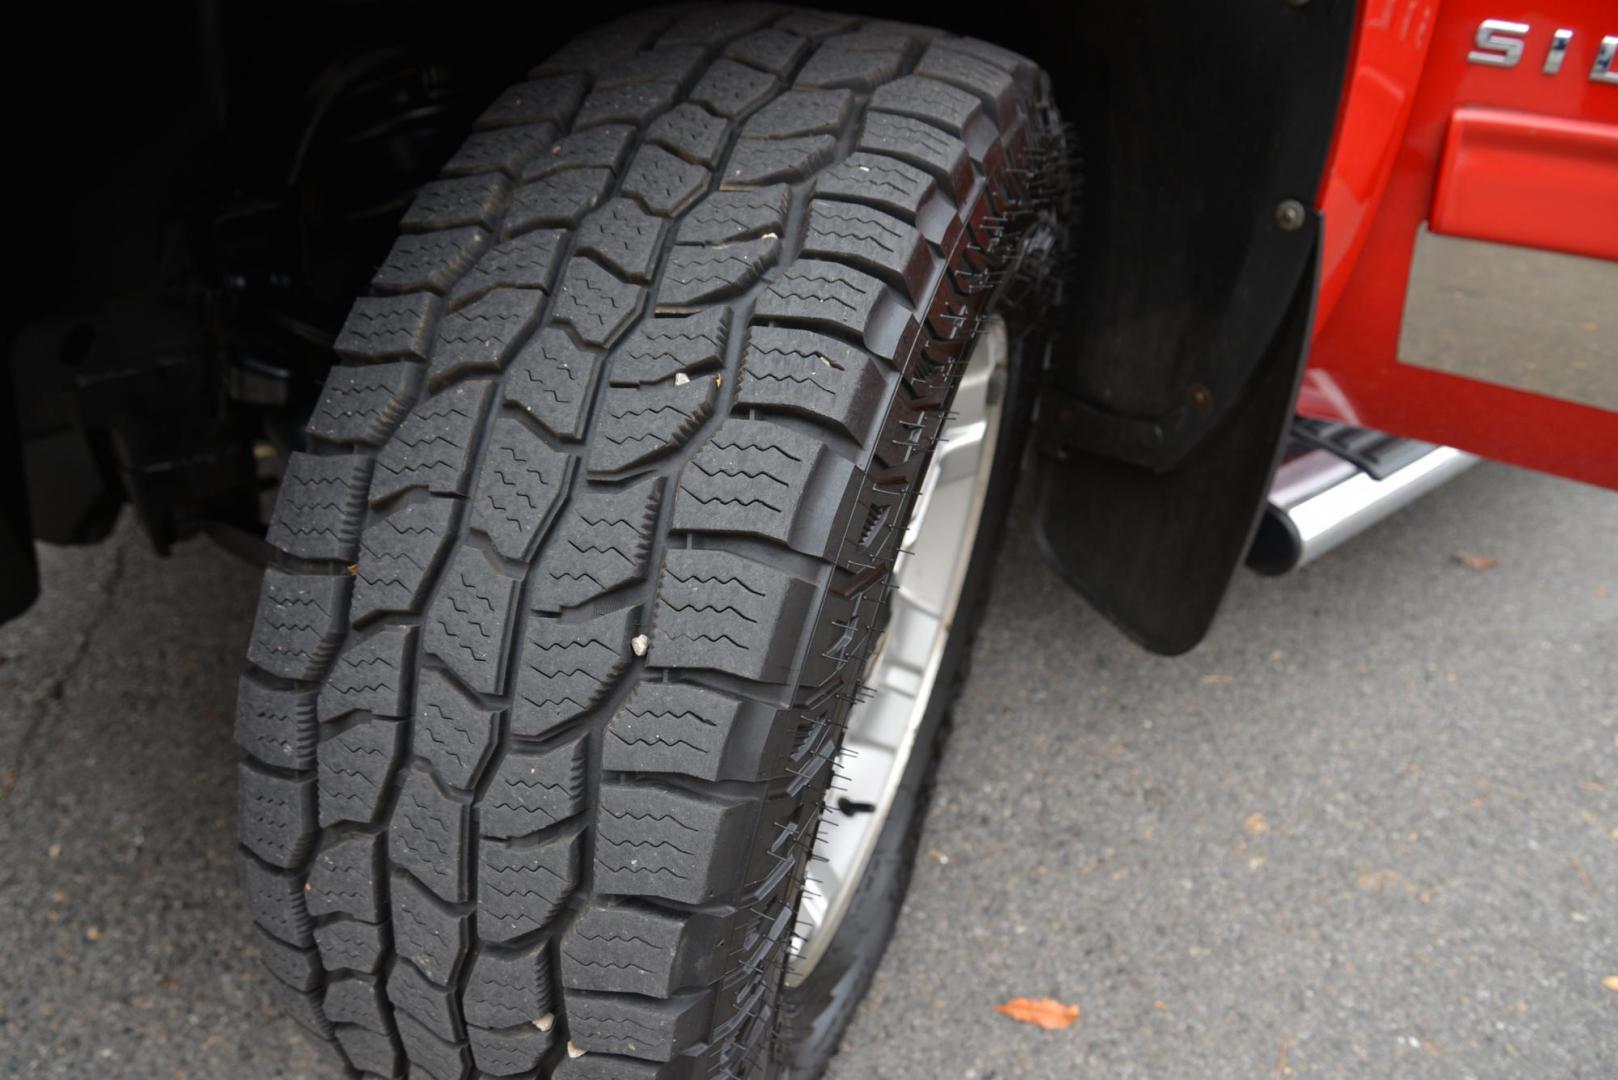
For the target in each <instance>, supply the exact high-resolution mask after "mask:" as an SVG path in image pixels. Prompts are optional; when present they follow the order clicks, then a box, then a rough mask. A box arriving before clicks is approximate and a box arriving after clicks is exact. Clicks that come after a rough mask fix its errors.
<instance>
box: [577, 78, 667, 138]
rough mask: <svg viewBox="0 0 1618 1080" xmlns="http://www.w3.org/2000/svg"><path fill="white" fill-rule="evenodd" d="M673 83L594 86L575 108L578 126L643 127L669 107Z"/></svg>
mask: <svg viewBox="0 0 1618 1080" xmlns="http://www.w3.org/2000/svg"><path fill="white" fill-rule="evenodd" d="M679 91H680V84H679V83H676V82H667V81H665V82H639V83H627V84H624V85H619V86H604V87H597V88H596V89H594V90H592V91H590V95H589V96H588V97H586V98H585V99H584V104H583V105H581V106H579V118H578V121H577V126H578V127H589V126H590V125H592V124H609V123H613V122H614V121H616V122H617V123H620V124H634V125H636V126H637V127H642V126H645V124H646V122H647V121H648V120H650V119H651V118H652V117H654V116H656V115H657V114H658V113H660V112H662V111H663V110H664V109H666V108H668V107H669V106H670V105H672V104H674V99H675V97H676V96H677V95H678V94H679Z"/></svg>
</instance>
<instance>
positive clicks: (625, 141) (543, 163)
mask: <svg viewBox="0 0 1618 1080" xmlns="http://www.w3.org/2000/svg"><path fill="white" fill-rule="evenodd" d="M634 135H635V128H634V127H633V126H631V125H629V124H604V125H601V126H598V127H588V128H584V129H583V130H581V131H575V132H573V133H572V134H569V135H564V136H562V137H561V138H560V139H558V140H556V142H554V143H553V144H551V147H550V149H549V150H548V151H547V152H546V153H544V154H541V155H540V156H539V157H536V158H535V159H534V160H533V161H530V162H529V163H528V166H527V167H526V168H525V169H523V179H524V180H538V179H540V178H541V177H545V176H551V175H555V174H558V173H562V172H565V171H567V170H570V169H605V170H607V171H608V172H611V173H617V172H619V171H621V170H622V169H623V164H624V154H625V153H627V152H628V150H629V144H630V141H631V140H632V139H633V138H634Z"/></svg>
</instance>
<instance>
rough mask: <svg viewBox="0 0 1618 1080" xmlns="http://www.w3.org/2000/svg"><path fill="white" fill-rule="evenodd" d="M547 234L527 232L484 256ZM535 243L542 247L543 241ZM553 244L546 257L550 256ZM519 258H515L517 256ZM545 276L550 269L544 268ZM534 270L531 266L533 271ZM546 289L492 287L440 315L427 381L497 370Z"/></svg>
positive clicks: (530, 320) (535, 314)
mask: <svg viewBox="0 0 1618 1080" xmlns="http://www.w3.org/2000/svg"><path fill="white" fill-rule="evenodd" d="M548 235H553V234H550V233H544V232H538V233H529V234H528V235H527V236H522V237H519V238H517V239H516V240H511V241H508V242H507V243H505V244H501V245H500V246H499V247H496V248H495V249H494V250H493V251H491V252H490V253H489V256H488V258H489V259H490V260H494V261H496V262H498V260H499V257H500V256H501V255H502V254H509V253H510V250H511V249H512V248H514V247H518V246H523V245H527V246H536V245H535V244H534V243H533V242H535V241H542V240H543V239H544V238H545V237H546V236H548ZM537 246H541V247H543V246H544V245H543V244H538V245H537ZM555 255H556V253H555V251H554V249H553V250H552V251H551V252H550V254H549V256H548V258H549V259H550V261H551V262H553V263H554V261H555ZM519 258H520V257H519ZM543 273H544V275H545V276H546V278H547V279H548V278H549V275H550V269H549V268H546V269H545V270H544V271H543ZM537 274H538V271H536V276H537ZM544 302H545V294H544V293H543V292H541V291H540V290H539V289H537V288H534V289H495V290H494V291H493V292H490V293H489V294H488V295H486V296H484V297H483V298H482V299H480V300H474V301H473V302H472V303H470V304H468V305H467V306H466V307H464V308H461V309H460V310H459V311H454V312H451V313H450V314H448V315H446V316H444V318H443V321H441V322H440V323H439V324H438V345H437V346H436V347H435V348H434V349H433V358H432V362H431V363H430V364H429V365H428V368H427V381H428V383H429V384H433V385H436V384H439V383H442V382H443V381H444V380H446V379H451V378H456V377H458V376H462V375H472V374H478V373H490V372H498V371H499V370H500V366H501V364H503V363H504V362H505V359H506V356H507V355H508V354H509V353H510V351H511V348H512V346H513V345H514V344H515V343H516V341H517V339H518V338H520V337H522V335H523V333H524V332H525V331H526V330H527V329H528V327H529V326H531V325H533V322H534V319H535V318H536V317H538V315H539V308H540V305H541V304H543V303H544Z"/></svg>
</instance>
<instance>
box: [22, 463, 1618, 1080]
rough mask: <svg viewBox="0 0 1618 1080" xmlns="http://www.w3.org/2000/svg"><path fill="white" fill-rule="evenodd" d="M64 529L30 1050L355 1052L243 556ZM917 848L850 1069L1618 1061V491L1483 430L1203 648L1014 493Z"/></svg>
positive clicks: (31, 912)
mask: <svg viewBox="0 0 1618 1080" xmlns="http://www.w3.org/2000/svg"><path fill="white" fill-rule="evenodd" d="M1458 553H1464V554H1465V555H1468V556H1473V557H1474V558H1471V559H1470V560H1463V559H1461V558H1458V557H1457V554H1458ZM42 558H43V562H44V575H45V589H46V593H45V597H44V599H43V600H42V601H41V602H40V603H39V604H38V605H37V606H36V607H35V608H34V609H33V610H32V611H31V612H30V613H29V614H28V615H26V616H25V617H23V618H22V619H21V620H18V621H16V622H14V623H12V624H10V625H8V626H5V627H4V628H0V790H3V791H4V796H3V798H0V1074H3V1075H5V1076H17V1077H36V1076H37V1077H75V1078H79V1077H98V1078H102V1077H105V1078H125V1077H127V1078H131V1080H159V1078H161V1080H179V1078H186V1077H209V1078H213V1077H219V1078H255V1077H278V1076H279V1077H322V1076H331V1075H336V1073H335V1069H334V1067H333V1066H332V1065H331V1064H329V1063H328V1062H327V1061H326V1059H325V1058H324V1057H322V1056H321V1055H320V1054H319V1053H318V1052H317V1051H316V1050H314V1049H313V1048H312V1047H311V1046H310V1044H309V1043H307V1042H306V1041H305V1040H304V1039H303V1038H302V1036H301V1035H300V1033H299V1029H298V1028H297V1027H296V1026H295V1025H294V1024H293V1023H292V1022H290V1021H288V1020H285V1019H281V1018H279V1017H278V1016H277V1015H276V1013H275V1011H274V1009H273V1008H272V1007H271V1005H270V1003H269V1001H268V998H267V995H266V992H265V986H264V983H265V979H266V976H264V975H261V974H260V973H259V971H258V968H257V962H256V954H255V951H254V945H253V939H252V937H251V935H250V933H249V932H248V930H247V927H246V920H245V919H244V917H243V916H242V915H241V913H240V909H239V907H238V903H237V896H236V877H235V857H234V851H233V845H234V841H233V835H234V823H233V820H232V818H233V814H234V807H233V803H234V795H233V790H232V775H231V774H232V770H233V769H234V763H235V758H236V753H235V750H234V749H233V747H232V745H231V742H230V714H231V708H232V694H233V684H234V682H235V676H236V672H237V669H238V663H239V660H238V658H239V657H240V656H241V655H242V651H243V647H244V643H245V641H246V635H247V630H248V625H249V622H250V620H251V617H252V610H253V604H254V599H255V594H256V581H255V574H254V572H253V571H252V570H251V569H250V568H248V567H246V566H244V565H241V564H239V563H237V562H236V561H234V560H233V559H232V558H231V557H230V556H228V555H226V554H224V553H222V552H220V551H218V550H216V549H215V548H213V547H212V546H210V545H209V544H207V543H205V542H196V543H190V544H186V545H184V546H183V547H182V548H181V549H180V550H178V551H177V552H176V554H175V556H174V557H173V558H170V559H160V558H157V557H156V556H154V555H152V554H151V553H150V551H149V549H148V548H147V547H146V545H145V543H144V541H143V539H142V538H141V536H140V535H139V534H138V531H137V530H136V529H135V528H134V527H133V524H132V523H131V522H129V521H127V520H126V521H125V522H124V523H123V524H122V525H121V526H120V527H119V529H118V531H117V532H116V534H115V535H114V537H113V538H112V539H111V540H109V541H108V542H107V543H104V544H101V545H98V546H96V547H91V548H84V549H71V550H69V549H44V550H43V552H42ZM922 850H923V855H922V858H921V862H920V865H919V867H918V870H917V874H916V880H915V885H914V887H913V888H912V890H911V894H910V899H909V901H908V903H907V905H906V908H905V911H904V915H903V918H902V921H901V924H900V927H899V932H898V935H897V937H896V939H895V941H894V943H893V946H892V948H891V949H890V950H889V952H888V955H887V957H886V959H885V961H884V963H883V967H882V970H881V973H880V975H879V978H878V981H877V985H876V987H875V989H874V991H873V993H872V994H871V996H870V998H869V999H868V1001H867V1002H866V1003H865V1005H864V1007H863V1008H862V1010H861V1012H860V1015H859V1018H858V1019H857V1021H856V1023H855V1024H854V1026H853V1028H852V1030H851V1031H850V1032H849V1034H848V1037H847V1040H846V1044H845V1047H844V1049H843V1052H842V1054H841V1055H840V1056H839V1058H838V1060H837V1063H836V1065H835V1067H834V1069H833V1076H834V1077H836V1078H837V1080H867V1078H873V1077H891V1078H906V1080H908V1078H926V1080H931V1078H975V1080H990V1078H993V1080H1013V1078H1025V1077H1026V1078H1042V1080H1043V1078H1066V1077H1105V1078H1108V1080H1111V1078H1115V1077H1136V1076H1140V1077H1147V1076H1150V1077H1160V1076H1172V1077H1226V1076H1229V1077H1261V1078H1263V1077H1275V1078H1286V1077H1339V1076H1343V1077H1378V1078H1381V1077H1395V1076H1396V1077H1435V1078H1436V1077H1445V1078H1448V1077H1457V1078H1459V1077H1478V1078H1494V1077H1499V1078H1512V1080H1516V1078H1534V1080H1539V1078H1569V1077H1578V1078H1592V1080H1594V1078H1611V1077H1613V1076H1615V1075H1618V990H1614V989H1609V988H1607V987H1605V986H1604V985H1603V980H1609V979H1613V978H1614V977H1618V494H1615V493H1610V492H1603V491H1598V490H1596V489H1593V488H1588V487H1583V486H1580V485H1577V484H1572V483H1568V482H1565V481H1561V480H1555V479H1551V478H1548V477H1544V476H1536V475H1532V474H1528V473H1523V472H1518V471H1515V470H1511V469H1507V468H1504V467H1500V466H1495V465H1485V466H1482V467H1480V468H1478V469H1475V470H1473V471H1472V472H1471V473H1469V474H1467V475H1465V476H1463V477H1461V478H1460V479H1459V480H1457V481H1455V482H1454V483H1452V484H1451V485H1449V486H1448V487H1447V488H1445V489H1443V490H1441V491H1439V492H1437V493H1435V494H1434V495H1432V496H1430V497H1428V498H1427V499H1426V500H1424V501H1423V502H1421V503H1419V504H1417V505H1416V506H1414V507H1412V508H1410V509H1409V510H1407V511H1406V512H1404V513H1403V514H1402V515H1400V516H1398V517H1396V518H1394V519H1393V520H1391V521H1389V522H1386V523H1384V524H1383V525H1381V526H1379V527H1377V528H1376V529H1375V530H1373V531H1372V532H1370V533H1368V534H1366V535H1365V536H1363V537H1360V538H1358V539H1357V540H1355V541H1353V542H1352V543H1351V544H1350V545H1349V546H1347V547H1345V548H1343V549H1341V550H1340V551H1338V552H1337V553H1334V554H1332V555H1330V556H1328V557H1327V558H1326V559H1325V560H1323V561H1322V562H1319V563H1317V564H1315V565H1313V566H1310V567H1307V568H1305V569H1304V570H1303V571H1301V572H1300V573H1298V574H1296V575H1293V576H1291V577H1286V578H1281V579H1274V580H1267V579H1260V578H1257V577H1254V576H1251V575H1248V574H1243V575H1242V576H1241V577H1240V578H1239V579H1238V581H1237V582H1236V585H1235V588H1234V589H1233V591H1232V594H1231V596H1230V598H1229V600H1228V602H1227V604H1226V607H1225V610H1224V612H1223V613H1222V615H1221V617H1220V620H1219V622H1218V624H1217V626H1216V628H1215V631H1214V633H1213V635H1212V637H1211V638H1210V639H1209V640H1208V641H1207V642H1205V643H1204V644H1203V645H1202V646H1200V647H1199V648H1198V649H1197V650H1196V651H1194V652H1193V653H1191V654H1190V655H1188V656H1186V657H1182V658H1179V659H1173V660H1170V659H1162V658H1158V657H1153V656H1150V655H1148V654H1146V653H1144V652H1142V651H1140V650H1139V649H1137V648H1136V647H1134V646H1133V645H1131V644H1129V643H1128V642H1126V641H1125V640H1124V639H1123V638H1121V637H1120V636H1119V635H1118V634H1117V633H1116V632H1115V631H1113V630H1112V629H1110V628H1109V627H1108V626H1107V625H1106V624H1105V623H1104V622H1103V621H1102V620H1101V619H1100V618H1098V617H1097V616H1096V615H1094V614H1093V613H1092V612H1090V611H1089V610H1088V609H1087V608H1086V607H1085V605H1084V604H1083V602H1082V601H1080V600H1079V599H1078V598H1077V597H1075V596H1073V595H1071V594H1070V593H1068V592H1067V591H1066V590H1065V589H1064V588H1063V587H1062V586H1060V585H1059V584H1058V582H1057V580H1056V578H1055V577H1054V576H1053V575H1052V574H1051V572H1050V571H1049V570H1047V569H1046V568H1045V567H1044V566H1043V565H1042V564H1041V562H1040V561H1039V559H1038V557H1037V555H1036V554H1035V552H1034V548H1033V543H1032V539H1031V537H1030V536H1029V532H1028V526H1027V517H1026V513H1022V514H1019V516H1018V517H1017V519H1016V522H1015V525H1014V528H1013V531H1012V536H1011V538H1010V541H1009V543H1008V546H1007V549H1006V551H1005V554H1004V557H1003V558H1002V559H1001V561H1000V566H999V570H998V581H997V584H996V591H995V595H994V599H993V602H992V605H991V610H990V612H989V614H988V618H987V621H986V624H985V626H984V629H983V632H982V636H981V638H980V642H979V645H978V648H977V652H976V659H975V665H974V674H973V676H972V678H971V680H970V681H969V683H968V684H967V686H966V688H965V691H964V693H963V694H962V697H961V700H960V701H959V703H958V706H957V723H956V730H955V733H954V737H953V740H952V742H951V743H950V746H949V749H948V752H947V759H946V761H945V763H944V766H943V772H942V779H941V784H940V794H939V797H938V800H937V802H936V803H935V805H934V809H933V812H932V816H931V818H930V820H929V822H928V825H927V832H926V838H925V840H924V842H923V844H922ZM1614 985H1615V986H1618V983H1614ZM1018 996H1026V997H1034V998H1043V997H1052V998H1055V999H1057V1000H1059V1001H1061V1002H1064V1003H1071V1004H1074V1005H1077V1006H1079V1008H1080V1010H1081V1015H1080V1018H1079V1019H1078V1021H1077V1022H1076V1023H1074V1024H1073V1025H1072V1026H1070V1027H1068V1028H1066V1029H1063V1030H1058V1031H1045V1030H1041V1029H1039V1028H1036V1027H1031V1026H1028V1025H1024V1024H1019V1023H1015V1022H1013V1021H1012V1020H1009V1019H1007V1018H1005V1017H1003V1016H1001V1015H999V1014H997V1013H996V1012H995V1006H996V1005H997V1004H999V1003H1001V1002H1004V1001H1007V1000H1008V999H1010V998H1013V997H1018Z"/></svg>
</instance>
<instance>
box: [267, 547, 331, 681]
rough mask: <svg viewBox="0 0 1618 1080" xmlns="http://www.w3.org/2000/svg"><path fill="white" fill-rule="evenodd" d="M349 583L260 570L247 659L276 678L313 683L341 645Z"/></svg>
mask: <svg viewBox="0 0 1618 1080" xmlns="http://www.w3.org/2000/svg"><path fill="white" fill-rule="evenodd" d="M353 580H354V579H353V578H352V577H350V576H349V575H347V574H289V573H287V572H286V571H285V570H280V569H277V568H275V567H271V568H269V569H268V570H266V571H265V572H264V584H263V586H262V587H261V588H260V589H259V594H258V615H257V618H256V619H255V620H254V622H253V636H252V639H251V640H250V641H249V642H248V645H247V659H248V660H250V661H251V662H252V663H254V664H256V665H258V666H259V667H261V668H263V669H264V670H265V671H268V672H269V673H270V674H272V675H280V676H281V677H282V678H286V679H301V680H304V681H306V682H313V681H314V680H316V679H319V678H320V676H321V675H322V674H323V673H324V671H325V668H326V664H327V662H328V661H330V660H331V657H332V654H333V653H334V652H336V651H337V643H338V642H339V641H340V640H341V639H342V636H343V612H344V611H345V610H346V608H347V607H348V594H349V590H350V588H351V587H352V584H353Z"/></svg>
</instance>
